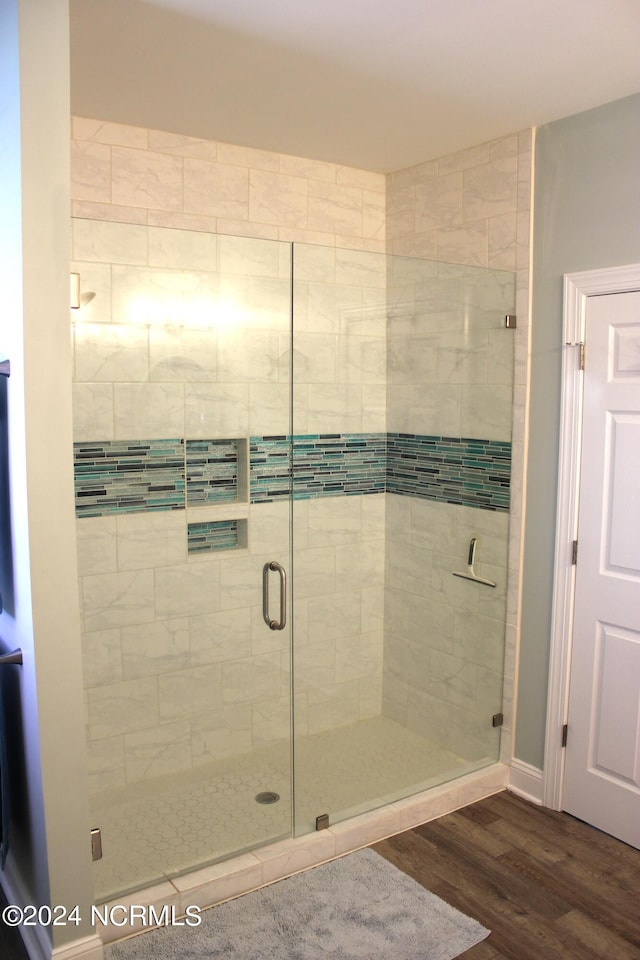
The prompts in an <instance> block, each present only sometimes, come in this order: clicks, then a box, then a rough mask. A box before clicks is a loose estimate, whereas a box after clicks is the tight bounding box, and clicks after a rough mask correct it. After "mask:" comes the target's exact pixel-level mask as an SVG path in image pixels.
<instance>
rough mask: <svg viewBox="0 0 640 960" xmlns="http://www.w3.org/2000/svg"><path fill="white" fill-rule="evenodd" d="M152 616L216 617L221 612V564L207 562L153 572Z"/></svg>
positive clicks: (160, 568) (162, 617)
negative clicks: (153, 602)
mask: <svg viewBox="0 0 640 960" xmlns="http://www.w3.org/2000/svg"><path fill="white" fill-rule="evenodd" d="M153 579H154V583H155V614H156V617H159V618H160V619H162V620H165V619H169V618H171V617H187V616H196V615H197V614H201V613H215V612H217V611H218V610H219V609H220V562H219V561H218V560H206V561H204V560H203V561H200V562H198V563H192V564H181V565H178V566H173V567H159V568H158V569H156V570H155V575H154V578H153Z"/></svg>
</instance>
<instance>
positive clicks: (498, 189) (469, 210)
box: [462, 155, 518, 220]
mask: <svg viewBox="0 0 640 960" xmlns="http://www.w3.org/2000/svg"><path fill="white" fill-rule="evenodd" d="M517 183H518V158H517V155H511V156H507V157H500V158H499V159H497V160H492V161H491V162H490V163H487V164H480V165H479V166H475V167H469V168H468V169H467V170H465V172H464V181H463V197H462V202H463V216H464V219H465V220H479V219H481V218H484V217H486V218H489V217H497V216H499V215H501V214H503V213H513V212H514V211H515V209H516V207H517Z"/></svg>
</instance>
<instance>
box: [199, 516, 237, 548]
mask: <svg viewBox="0 0 640 960" xmlns="http://www.w3.org/2000/svg"><path fill="white" fill-rule="evenodd" d="M239 545H240V544H239V538H238V521H237V520H211V521H207V522H205V523H189V524H187V550H188V552H189V553H210V552H211V551H213V550H235V549H236V547H238V546H239Z"/></svg>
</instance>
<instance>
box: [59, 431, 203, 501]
mask: <svg viewBox="0 0 640 960" xmlns="http://www.w3.org/2000/svg"><path fill="white" fill-rule="evenodd" d="M73 452H74V473H75V497H76V516H78V517H102V516H105V515H108V514H112V513H140V512H146V511H149V510H182V509H184V496H185V493H184V441H183V440H177V439H175V440H174V439H171V440H103V441H96V442H88V443H74V445H73Z"/></svg>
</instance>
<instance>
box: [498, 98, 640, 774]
mask: <svg viewBox="0 0 640 960" xmlns="http://www.w3.org/2000/svg"><path fill="white" fill-rule="evenodd" d="M638 261H640V94H639V95H634V96H632V97H627V98H625V99H624V100H619V101H616V102H615V103H611V104H607V105H606V106H603V107H598V108H596V109H594V110H588V111H586V112H585V113H580V114H576V115H575V116H572V117H567V118H565V119H563V120H558V121H556V122H555V123H550V124H547V125H546V126H544V127H541V128H540V129H539V130H538V132H537V137H536V153H535V206H534V244H533V306H532V357H531V404H530V417H529V431H530V433H529V466H528V473H527V499H526V533H525V549H524V592H523V601H522V639H521V648H520V670H519V677H520V679H519V685H518V714H517V727H516V748H515V755H516V757H517V758H518V759H520V760H523V761H525V762H526V763H529V764H531V765H533V766H535V767H539V768H541V767H542V765H543V757H544V739H545V719H546V697H547V681H548V676H547V675H548V668H549V642H550V629H551V602H552V580H553V554H554V538H555V514H556V487H557V472H558V442H559V416H560V379H561V339H562V335H561V334H562V291H563V275H564V274H565V273H572V272H574V271H578V270H591V269H597V268H599V267H608V266H620V265H623V264H628V263H635V262H638Z"/></svg>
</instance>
